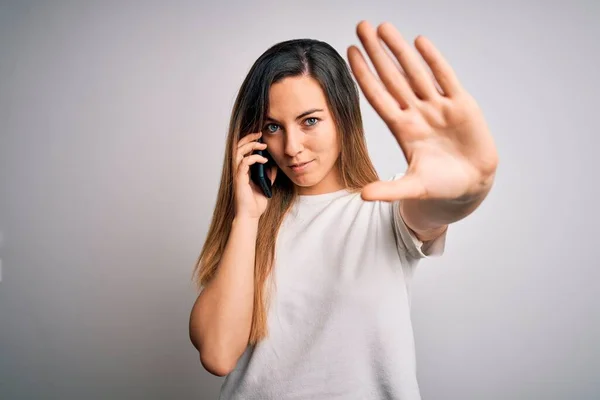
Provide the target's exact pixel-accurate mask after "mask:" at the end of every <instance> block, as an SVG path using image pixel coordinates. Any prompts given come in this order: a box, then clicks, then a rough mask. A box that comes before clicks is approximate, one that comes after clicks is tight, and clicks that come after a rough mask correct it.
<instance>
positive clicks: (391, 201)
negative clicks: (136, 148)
mask: <svg viewBox="0 0 600 400" xmlns="http://www.w3.org/2000/svg"><path fill="white" fill-rule="evenodd" d="M357 33H358V36H359V38H360V40H361V42H362V44H363V45H364V47H365V50H366V52H367V54H368V56H369V57H370V59H371V61H372V63H373V65H374V67H375V69H376V71H377V74H378V76H379V79H378V78H377V77H376V76H375V75H374V74H373V73H372V72H371V70H370V69H369V67H368V66H367V64H366V61H365V59H364V58H363V56H362V54H361V52H360V51H359V50H358V49H357V48H356V47H354V46H351V47H350V48H349V49H348V59H349V62H350V67H351V71H352V73H353V74H354V77H356V80H357V81H358V84H359V86H360V88H361V89H362V91H363V93H364V95H365V96H366V98H367V99H368V101H369V102H370V104H371V105H372V106H373V107H374V108H375V110H376V111H377V113H378V114H379V115H380V116H381V117H382V118H383V120H384V121H385V123H386V125H387V126H388V127H389V129H390V131H391V133H392V134H393V135H394V137H395V138H396V140H397V142H398V144H399V146H400V149H401V150H402V152H403V154H404V157H405V158H406V160H407V162H408V169H407V171H406V173H404V174H398V175H396V176H394V177H393V178H392V179H389V180H387V181H379V180H378V176H377V173H376V172H375V169H374V168H373V165H372V163H371V161H370V159H369V156H368V154H367V148H366V144H365V139H364V132H363V126H362V120H361V114H360V108H359V94H358V88H357V86H356V84H355V83H354V81H353V79H352V74H351V72H350V68H348V66H347V64H346V62H345V61H344V59H343V58H342V57H341V56H340V55H339V54H338V53H337V52H336V51H335V50H334V49H333V48H332V47H331V46H329V45H328V44H326V43H323V42H320V41H316V40H309V39H305V40H290V41H286V42H282V43H279V44H276V45H274V46H273V47H271V48H270V49H268V50H267V51H266V52H265V53H264V54H263V55H261V56H260V57H259V59H258V60H257V61H256V62H255V63H254V65H253V66H252V68H251V70H250V72H249V73H248V76H247V77H246V79H245V80H244V82H243V84H242V86H241V89H240V91H239V94H238V96H237V99H236V102H235V105H234V108H233V112H232V116H231V121H230V126H229V136H228V138H227V147H226V154H225V162H224V165H223V174H222V178H221V186H220V188H219V193H218V199H217V204H216V208H215V211H214V215H213V220H212V224H211V226H210V230H209V232H208V237H207V239H206V242H205V244H204V247H203V249H202V252H201V254H200V257H199V259H198V264H197V266H196V270H195V273H196V274H197V279H198V285H199V287H200V289H201V293H200V295H199V296H198V299H197V301H196V303H195V304H194V307H193V309H192V313H191V317H190V338H191V340H192V343H193V344H194V346H195V347H196V349H198V351H199V353H200V360H201V362H202V365H203V366H204V367H205V368H206V369H207V370H208V371H209V372H211V373H213V374H215V375H219V376H225V375H227V378H226V380H225V382H224V383H223V387H222V389H221V398H222V399H245V400H248V399H278V400H282V399H288V398H289V399H312V400H315V399H328V400H330V399H345V400H347V399H404V400H412V399H419V398H420V395H419V387H418V383H417V376H416V365H415V354H414V341H413V331H412V325H411V319H410V283H411V277H412V274H413V271H414V269H415V267H416V265H417V263H418V261H419V259H421V258H423V257H428V256H439V255H441V254H442V253H443V251H444V246H445V238H446V233H447V227H448V225H449V224H451V223H452V222H455V221H458V220H460V219H462V218H464V217H465V216H467V215H469V214H470V213H472V212H473V211H474V210H475V209H476V208H477V207H478V205H479V204H480V203H481V202H482V201H483V199H484V198H485V197H486V195H487V193H488V192H489V190H490V189H491V187H492V183H493V180H494V175H495V171H496V167H497V164H498V156H497V152H496V147H495V145H494V142H493V138H492V136H491V134H490V132H489V130H488V127H487V125H486V122H485V120H484V117H483V114H482V112H481V111H480V109H479V107H478V106H477V103H476V102H475V100H474V99H473V98H472V97H471V96H470V95H469V94H468V93H467V92H466V91H465V90H464V88H462V87H461V85H460V83H459V81H458V80H457V78H456V76H455V74H454V72H453V71H452V69H451V67H450V65H448V63H447V62H446V61H445V60H444V58H443V57H442V55H441V54H440V53H439V52H438V50H437V49H436V48H435V47H434V46H433V44H432V43H431V42H430V41H429V40H428V39H426V38H425V37H423V36H420V37H418V38H417V39H416V40H415V45H416V48H417V50H418V53H417V52H415V51H414V49H413V48H412V46H410V45H409V44H408V43H407V42H406V41H405V40H404V39H403V38H402V37H401V35H400V33H399V32H398V31H397V30H396V29H395V28H394V27H393V26H392V25H391V24H389V23H384V24H382V25H380V26H379V27H378V28H377V29H375V28H373V27H372V26H371V25H369V23H368V22H366V21H363V22H361V23H359V24H358V27H357ZM380 39H382V40H383V42H384V43H385V44H386V45H387V47H388V48H389V49H390V50H391V53H392V54H393V55H394V56H395V58H396V59H397V61H398V64H397V63H396V62H395V61H394V60H393V59H392V57H391V56H390V55H389V54H388V52H387V51H386V50H385V48H384V47H383V46H382V44H381V42H380ZM419 54H420V56H422V57H423V59H424V61H425V63H423V62H422V60H421V58H420V57H419ZM427 66H428V67H429V68H427ZM259 138H262V142H264V143H261V142H259V141H258V139H259ZM256 150H266V151H268V153H269V155H270V157H271V159H272V160H270V161H269V160H268V159H267V158H265V157H262V156H260V155H258V154H255V151H256ZM398 156H400V152H399V153H398ZM268 161H269V164H272V166H271V167H270V168H269V169H268V171H270V179H271V182H272V185H273V190H272V193H273V194H272V197H271V198H267V197H265V195H263V193H262V191H261V190H260V189H259V188H258V187H257V186H256V185H255V184H254V183H253V182H252V180H251V179H250V175H249V174H250V168H251V166H252V165H253V164H256V163H263V164H266V163H267V162H268ZM398 164H400V163H398Z"/></svg>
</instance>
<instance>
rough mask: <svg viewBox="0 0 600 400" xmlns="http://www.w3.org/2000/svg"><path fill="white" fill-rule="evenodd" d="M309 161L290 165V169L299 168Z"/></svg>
mask: <svg viewBox="0 0 600 400" xmlns="http://www.w3.org/2000/svg"><path fill="white" fill-rule="evenodd" d="M309 162H310V161H306V162H302V163H298V164H292V165H290V167H301V166H303V165H306V164H308V163H309Z"/></svg>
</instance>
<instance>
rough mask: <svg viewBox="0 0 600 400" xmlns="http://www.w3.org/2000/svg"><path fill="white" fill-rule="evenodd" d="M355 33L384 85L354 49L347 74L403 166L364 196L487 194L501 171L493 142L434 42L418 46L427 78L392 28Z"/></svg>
mask: <svg viewBox="0 0 600 400" xmlns="http://www.w3.org/2000/svg"><path fill="white" fill-rule="evenodd" d="M357 34H358V36H359V38H360V40H361V42H362V44H363V46H364V47H365V50H366V52H367V54H368V56H369V58H370V60H371V62H372V64H373V65H374V66H375V69H376V71H377V74H378V75H379V77H380V79H381V81H379V80H378V79H377V78H376V76H375V75H374V74H373V73H372V72H371V70H370V69H369V67H368V66H367V63H366V61H365V59H364V58H363V56H362V53H361V52H360V50H359V49H358V48H357V47H356V46H350V47H349V48H348V60H349V62H350V66H351V69H352V72H353V74H354V76H355V77H356V79H357V81H358V84H359V86H360V88H361V89H362V91H363V93H364V95H365V96H366V98H367V100H368V101H369V103H370V104H371V105H372V106H373V108H374V109H375V111H377V113H378V114H379V115H380V116H381V117H382V119H383V120H384V122H385V123H386V125H387V126H388V127H389V129H390V130H391V132H392V133H393V135H394V137H395V138H396V141H397V142H398V144H399V145H400V148H401V149H402V151H403V153H404V156H405V157H406V160H407V162H408V169H407V171H406V173H405V175H404V176H403V177H402V178H401V179H398V180H394V181H379V182H374V183H371V184H369V185H367V186H365V187H364V188H363V191H362V198H363V199H364V200H383V201H394V200H401V199H441V200H454V201H460V202H463V201H466V202H468V201H469V200H470V199H472V198H477V197H478V196H480V195H482V194H483V193H485V192H487V191H488V190H489V188H490V187H491V185H492V182H493V179H494V175H495V171H496V167H497V165H498V154H497V151H496V146H495V144H494V140H493V138H492V135H491V133H490V131H489V129H488V126H487V124H486V121H485V119H484V116H483V113H482V112H481V110H480V108H479V106H478V104H477V103H476V101H475V100H474V99H473V97H471V95H470V94H469V93H467V92H466V90H465V89H464V88H463V87H462V86H461V84H460V82H459V81H458V79H457V77H456V76H455V74H454V71H453V70H452V68H451V66H450V65H449V64H448V63H447V61H446V60H445V59H444V58H443V57H442V55H441V54H440V52H439V51H438V50H437V49H436V48H435V46H434V45H433V43H432V42H431V41H429V40H428V39H427V38H425V37H424V36H418V37H417V38H416V40H415V46H416V48H417V50H418V51H419V53H420V55H421V56H422V57H423V59H424V60H425V62H426V63H427V65H428V66H429V68H430V69H431V72H430V71H429V69H428V68H427V66H426V65H425V64H424V63H423V62H422V61H421V59H420V57H419V53H417V52H416V51H415V50H414V49H413V47H412V46H410V45H409V44H408V43H407V42H406V41H405V40H404V39H403V38H402V36H401V35H400V33H399V32H398V31H397V30H396V29H395V28H394V26H393V25H391V24H390V23H383V24H381V25H380V26H379V27H378V28H377V30H375V29H374V28H373V27H372V26H371V25H370V24H369V23H368V22H366V21H362V22H361V23H359V24H358V26H357ZM380 38H381V39H382V40H383V41H384V42H385V44H386V45H387V47H388V48H389V49H390V50H391V52H392V53H393V54H394V56H395V57H396V59H397V60H398V62H399V65H398V64H396V62H395V61H394V60H393V59H392V57H390V56H389V55H388V53H387V52H386V50H385V49H384V47H383V46H382V44H381V42H380Z"/></svg>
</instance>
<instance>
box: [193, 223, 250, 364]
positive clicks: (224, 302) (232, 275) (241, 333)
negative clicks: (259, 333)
mask: <svg viewBox="0 0 600 400" xmlns="http://www.w3.org/2000/svg"><path fill="white" fill-rule="evenodd" d="M257 230H258V219H250V218H244V219H234V221H233V225H232V228H231V233H230V234H229V239H228V241H227V245H226V246H225V250H224V252H223V258H222V259H221V263H220V264H219V267H218V270H217V273H216V275H215V277H214V278H213V279H212V280H211V281H210V282H209V283H208V284H207V285H206V287H205V288H204V290H203V291H202V293H201V294H200V295H199V296H198V299H197V300H196V302H195V304H194V306H193V308H192V312H191V316H190V326H189V330H190V339H191V341H192V343H193V345H194V347H196V349H198V351H199V352H200V361H201V362H202V365H203V366H204V368H205V369H206V370H207V371H208V372H210V373H212V374H214V375H217V376H224V375H227V374H228V373H229V372H230V371H231V370H232V369H233V368H234V367H235V364H236V363H237V360H238V359H239V357H240V356H241V355H242V353H243V352H244V350H245V349H246V347H247V345H248V338H249V336H250V328H251V323H252V314H253V306H254V259H255V251H256V236H257Z"/></svg>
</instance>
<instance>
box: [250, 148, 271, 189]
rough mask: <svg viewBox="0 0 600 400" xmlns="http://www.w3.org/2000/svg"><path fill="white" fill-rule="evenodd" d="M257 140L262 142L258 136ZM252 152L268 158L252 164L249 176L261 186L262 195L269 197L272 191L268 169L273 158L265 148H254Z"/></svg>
mask: <svg viewBox="0 0 600 400" xmlns="http://www.w3.org/2000/svg"><path fill="white" fill-rule="evenodd" d="M258 142H259V143H263V141H262V137H260V138H258ZM252 154H258V155H261V156H263V157H266V158H267V159H268V160H269V161H267V162H266V163H264V164H263V163H259V162H256V163H254V164H252V165H251V166H250V178H251V179H252V181H253V182H254V183H255V184H256V186H258V187H259V188H261V190H262V191H263V193H264V195H265V196H266V197H267V198H269V199H270V198H271V197H272V196H273V192H272V190H271V189H272V186H271V179H270V178H269V173H268V171H269V169H270V168H271V166H272V165H273V159H272V158H271V155H270V154H269V152H268V151H267V150H266V149H265V150H261V149H257V150H254V151H253V152H252Z"/></svg>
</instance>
